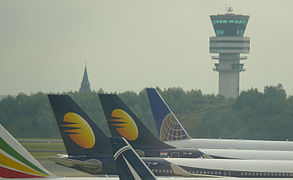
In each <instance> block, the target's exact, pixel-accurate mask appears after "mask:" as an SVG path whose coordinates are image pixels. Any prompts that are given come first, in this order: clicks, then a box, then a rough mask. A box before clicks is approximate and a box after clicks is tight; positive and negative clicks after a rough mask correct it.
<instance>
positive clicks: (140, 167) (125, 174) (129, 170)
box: [110, 137, 156, 180]
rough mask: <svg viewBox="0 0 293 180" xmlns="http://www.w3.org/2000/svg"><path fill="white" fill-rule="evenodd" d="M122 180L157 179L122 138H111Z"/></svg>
mask: <svg viewBox="0 0 293 180" xmlns="http://www.w3.org/2000/svg"><path fill="white" fill-rule="evenodd" d="M110 140H111V143H112V148H113V152H114V159H115V161H116V166H117V169H118V171H119V172H118V173H119V179H120V180H155V179H156V177H155V176H154V174H153V173H152V171H151V170H150V169H149V168H148V167H147V166H146V164H145V163H144V162H143V161H142V160H141V159H140V158H139V156H138V155H137V154H136V152H135V151H134V150H133V149H132V147H131V146H130V145H129V144H128V142H127V141H126V140H125V139H124V138H121V137H118V138H110Z"/></svg>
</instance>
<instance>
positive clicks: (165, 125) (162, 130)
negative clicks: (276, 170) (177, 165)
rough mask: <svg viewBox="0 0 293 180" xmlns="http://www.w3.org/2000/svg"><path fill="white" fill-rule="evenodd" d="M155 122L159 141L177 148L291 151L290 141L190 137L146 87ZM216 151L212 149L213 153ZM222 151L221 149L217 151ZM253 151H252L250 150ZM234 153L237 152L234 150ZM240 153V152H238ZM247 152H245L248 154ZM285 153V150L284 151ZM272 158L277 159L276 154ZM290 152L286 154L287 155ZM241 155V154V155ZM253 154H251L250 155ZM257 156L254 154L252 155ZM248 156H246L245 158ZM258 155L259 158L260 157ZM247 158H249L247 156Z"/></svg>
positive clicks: (166, 107) (152, 90)
mask: <svg viewBox="0 0 293 180" xmlns="http://www.w3.org/2000/svg"><path fill="white" fill-rule="evenodd" d="M147 94H148V98H149V101H150V104H151V108H152V112H153V116H154V119H155V123H156V126H157V129H158V132H159V135H160V139H161V141H164V142H165V143H167V144H168V145H171V146H173V147H178V148H200V149H235V150H263V151H293V142H292V141H268V140H238V139H207V138H194V139H193V138H191V137H190V136H189V135H188V133H187V132H186V130H185V129H184V127H183V126H182V125H181V123H180V122H179V121H178V119H177V118H176V116H175V115H174V113H173V112H172V110H171V109H170V108H169V106H168V105H167V103H166V102H165V101H164V99H163V98H162V97H161V95H160V94H159V93H158V92H157V91H156V89H154V88H147ZM215 152H216V151H214V153H215ZM218 152H219V153H222V152H221V151H218ZM250 152H253V151H250ZM234 153H237V151H235V152H234ZM240 153H241V152H240ZM248 153H249V152H247V153H246V154H248ZM284 153H287V152H284ZM275 155H276V156H275V157H273V158H272V159H278V155H277V154H275ZM289 155H290V154H288V156H289ZM241 156H242V155H241ZM251 156H253V154H252V155H251ZM254 156H255V157H256V158H258V157H257V156H256V155H254ZM247 158H248V157H246V159H247ZM262 158H263V156H260V158H259V159H262ZM248 159H249V158H248Z"/></svg>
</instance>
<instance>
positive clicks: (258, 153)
mask: <svg viewBox="0 0 293 180" xmlns="http://www.w3.org/2000/svg"><path fill="white" fill-rule="evenodd" d="M198 150H199V151H201V152H202V153H203V158H214V159H246V160H253V159H255V160H285V161H288V160H289V161H292V160H293V151H263V150H235V149H198ZM205 155H206V156H205Z"/></svg>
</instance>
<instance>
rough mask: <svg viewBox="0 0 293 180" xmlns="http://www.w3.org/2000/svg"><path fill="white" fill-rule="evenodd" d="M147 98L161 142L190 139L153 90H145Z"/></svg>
mask: <svg viewBox="0 0 293 180" xmlns="http://www.w3.org/2000/svg"><path fill="white" fill-rule="evenodd" d="M146 90H147V94H148V98H149V101H150V104H151V108H152V112H153V115H154V119H155V122H156V126H157V129H158V131H159V134H160V139H161V140H162V141H173V140H182V139H187V138H190V137H189V135H188V133H187V132H186V131H185V129H184V128H183V126H182V125H181V124H180V122H179V121H178V119H177V118H176V116H175V115H174V113H173V112H172V111H171V109H170V108H169V107H168V105H167V104H166V102H165V101H164V99H163V98H162V97H161V96H160V94H159V93H158V92H157V90H156V89H154V88H147V89H146Z"/></svg>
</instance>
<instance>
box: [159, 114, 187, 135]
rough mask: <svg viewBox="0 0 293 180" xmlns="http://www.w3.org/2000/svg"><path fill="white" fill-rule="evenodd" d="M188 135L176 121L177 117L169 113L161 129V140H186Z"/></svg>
mask: <svg viewBox="0 0 293 180" xmlns="http://www.w3.org/2000/svg"><path fill="white" fill-rule="evenodd" d="M186 137H187V134H186V133H185V131H184V129H183V128H181V124H179V123H178V121H176V117H174V115H173V114H172V113H169V114H168V115H167V116H166V117H165V118H164V120H163V122H162V125H161V128H160V139H161V140H163V141H170V140H182V139H186Z"/></svg>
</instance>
